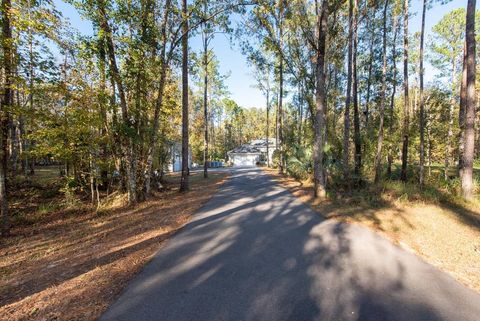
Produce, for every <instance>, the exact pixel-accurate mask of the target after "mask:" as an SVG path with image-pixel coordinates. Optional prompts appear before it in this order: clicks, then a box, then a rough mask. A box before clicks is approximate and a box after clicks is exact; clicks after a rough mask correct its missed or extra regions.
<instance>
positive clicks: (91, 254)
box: [0, 173, 226, 321]
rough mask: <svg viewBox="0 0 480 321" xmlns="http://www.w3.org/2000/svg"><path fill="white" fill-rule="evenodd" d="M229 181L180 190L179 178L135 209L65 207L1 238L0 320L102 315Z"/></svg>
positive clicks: (194, 181)
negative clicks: (87, 209)
mask: <svg viewBox="0 0 480 321" xmlns="http://www.w3.org/2000/svg"><path fill="white" fill-rule="evenodd" d="M225 178H226V174H224V173H210V175H209V178H208V179H206V180H204V179H203V178H202V177H201V173H200V174H198V173H193V174H192V176H191V177H190V181H191V190H190V191H189V192H188V193H186V194H180V193H179V192H178V188H177V186H178V177H175V176H174V177H170V178H169V180H170V184H169V185H167V186H170V187H171V189H168V190H167V191H165V192H162V193H158V194H157V195H155V197H153V198H152V199H151V200H149V201H147V202H144V203H141V204H140V205H139V206H137V207H136V208H134V209H116V210H112V211H107V212H105V211H104V212H101V213H102V214H96V213H95V212H94V211H92V210H90V211H78V212H77V213H76V214H75V213H73V214H72V213H68V211H65V210H59V211H57V212H55V213H52V214H51V215H49V216H46V217H45V219H44V220H37V221H36V223H35V224H33V225H32V224H26V225H25V224H24V225H20V226H18V227H16V228H14V229H13V230H12V233H13V236H12V237H10V238H7V239H3V240H0V242H1V243H0V319H1V320H62V321H64V320H65V321H66V320H85V321H86V320H95V319H97V318H98V317H99V316H100V314H101V313H102V312H103V311H104V310H105V309H106V308H107V307H108V305H109V304H111V303H112V302H113V301H114V300H115V298H116V297H117V295H118V294H119V292H120V291H121V290H122V289H123V287H124V286H125V285H126V283H127V282H128V280H130V279H131V278H132V277H133V276H134V275H135V274H136V273H137V272H138V271H139V270H140V269H141V268H142V267H143V266H144V265H145V263H146V262H148V261H149V260H150V258H151V257H152V255H153V254H154V253H156V252H157V251H158V250H159V249H160V248H161V246H162V244H163V242H164V241H165V240H166V239H167V238H168V237H170V236H171V235H172V234H173V233H175V231H176V230H178V229H179V228H180V227H182V226H183V225H184V224H185V223H187V222H188V221H189V220H190V218H191V215H192V214H193V213H194V212H195V211H196V210H197V209H198V208H199V207H201V206H202V205H203V204H205V203H206V202H207V201H208V200H209V199H210V198H211V196H212V195H213V194H214V193H215V191H216V190H217V188H218V187H219V186H220V185H221V183H222V182H223V181H224V179H225ZM33 214H34V213H32V215H33Z"/></svg>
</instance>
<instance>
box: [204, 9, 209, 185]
mask: <svg viewBox="0 0 480 321" xmlns="http://www.w3.org/2000/svg"><path fill="white" fill-rule="evenodd" d="M205 3H206V2H205ZM204 37H205V38H204V42H203V69H204V72H205V74H204V75H203V119H204V126H205V128H204V142H203V177H204V178H207V177H208V36H207V35H206V34H205V35H204Z"/></svg>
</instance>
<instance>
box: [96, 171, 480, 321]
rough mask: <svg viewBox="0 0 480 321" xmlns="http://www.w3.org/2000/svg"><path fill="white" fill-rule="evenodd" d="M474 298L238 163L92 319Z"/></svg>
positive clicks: (428, 306) (358, 308) (445, 303)
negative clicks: (323, 216)
mask: <svg viewBox="0 0 480 321" xmlns="http://www.w3.org/2000/svg"><path fill="white" fill-rule="evenodd" d="M479 298H480V297H479V296H478V294H476V293H474V292H473V291H470V290H468V289H466V288H464V287H463V286H461V285H460V284H458V283H457V282H456V281H454V280H453V279H452V278H450V277H449V276H447V275H445V274H443V273H441V272H440V271H438V270H436V269H435V268H433V267H431V266H430V265H427V264H425V263H424V262H422V261H421V260H419V259H418V258H417V257H415V256H414V255H413V254H410V253H407V252H405V251H403V250H401V249H399V248H398V247H396V246H395V245H393V244H392V243H390V242H388V241H386V240H385V239H383V238H381V237H380V236H378V235H376V234H374V233H372V232H370V231H368V230H367V229H363V228H361V227H358V226H353V225H350V224H347V223H342V222H338V221H333V220H322V219H321V218H320V217H319V216H318V215H316V214H315V213H314V212H313V211H311V210H310V209H309V208H308V207H306V206H305V205H304V204H303V203H301V202H300V201H298V200H297V199H296V198H295V197H294V196H293V195H291V194H290V193H289V192H288V191H287V190H285V189H283V188H281V187H279V186H278V185H277V184H276V183H275V182H273V181H272V180H271V179H270V178H269V176H268V175H266V174H264V173H262V172H261V171H259V170H256V169H244V170H241V171H235V172H234V174H233V175H232V176H231V178H229V180H228V181H227V182H226V183H225V185H224V186H223V188H222V189H221V191H219V192H218V194H217V195H216V196H215V197H214V198H213V199H212V200H210V201H209V202H208V203H207V204H206V205H204V207H203V208H202V209H201V210H200V211H199V212H198V214H197V215H196V216H195V218H194V219H193V220H192V221H191V222H190V223H189V224H187V225H186V226H185V227H184V228H183V229H182V231H181V232H180V233H179V234H178V235H176V236H175V237H174V238H172V239H171V240H169V241H168V244H167V246H166V247H165V248H164V249H163V250H161V251H160V252H159V253H158V254H157V255H156V257H155V258H154V259H153V260H152V262H151V263H150V264H148V265H147V266H146V267H145V269H144V270H143V272H142V273H141V274H140V275H139V276H138V277H137V278H136V279H135V280H134V281H133V282H132V283H131V284H130V285H129V286H128V287H127V288H126V290H125V291H124V292H123V294H122V295H121V297H120V299H119V300H118V301H117V302H116V303H115V304H114V305H113V306H112V307H110V309H109V310H108V311H107V313H105V314H104V315H103V317H102V318H101V319H100V320H102V321H107V320H133V319H135V320H139V321H141V320H178V321H180V320H232V321H233V320H262V321H263V320H332V321H333V320H340V321H341V320H346V321H350V320H352V321H358V320H369V321H372V320H373V321H375V320H392V321H393V320H395V321H403V320H405V321H415V320H474V319H473V316H475V317H476V316H477V315H478V314H479V313H480V308H479V307H478V304H476V303H475V302H477V303H478V300H479ZM475 313H476V314H475ZM452 317H453V318H452Z"/></svg>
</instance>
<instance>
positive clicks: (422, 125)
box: [419, 0, 427, 186]
mask: <svg viewBox="0 0 480 321" xmlns="http://www.w3.org/2000/svg"><path fill="white" fill-rule="evenodd" d="M426 11H427V0H423V8H422V28H421V31H420V56H419V59H420V68H419V78H420V172H419V183H420V186H422V185H423V184H424V180H425V98H424V97H423V72H424V71H423V45H424V39H425V14H426Z"/></svg>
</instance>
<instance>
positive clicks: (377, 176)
mask: <svg viewBox="0 0 480 321" xmlns="http://www.w3.org/2000/svg"><path fill="white" fill-rule="evenodd" d="M387 9H388V0H386V1H385V7H384V9H383V47H382V55H383V68H382V91H381V93H380V124H379V128H378V141H377V155H376V156H375V183H376V184H377V183H378V182H379V181H380V177H381V175H382V148H383V120H384V115H385V92H386V90H387Z"/></svg>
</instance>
